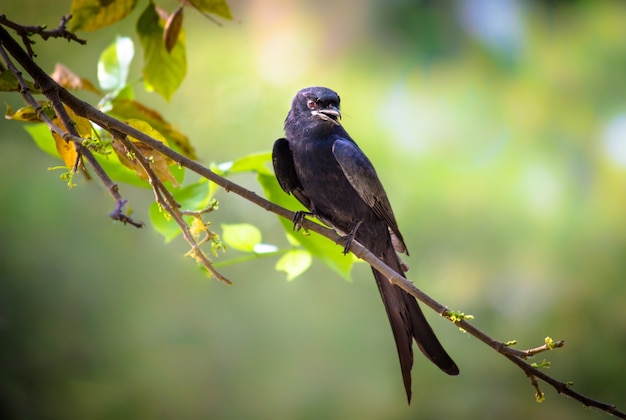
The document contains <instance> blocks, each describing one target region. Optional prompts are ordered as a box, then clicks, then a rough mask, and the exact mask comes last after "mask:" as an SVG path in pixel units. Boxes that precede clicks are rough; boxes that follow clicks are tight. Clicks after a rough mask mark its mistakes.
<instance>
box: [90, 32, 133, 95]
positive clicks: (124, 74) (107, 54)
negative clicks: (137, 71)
mask: <svg viewBox="0 0 626 420" xmlns="http://www.w3.org/2000/svg"><path fill="white" fill-rule="evenodd" d="M134 55H135V47H134V45H133V41H132V40H131V39H130V38H128V37H118V38H117V39H116V40H115V42H113V43H112V44H111V45H109V46H108V47H107V48H106V49H105V50H104V51H102V54H100V59H99V60H98V82H99V83H100V87H101V88H102V89H103V90H116V89H122V88H124V86H126V80H127V79H128V69H129V67H130V63H131V61H132V60H133V56H134Z"/></svg>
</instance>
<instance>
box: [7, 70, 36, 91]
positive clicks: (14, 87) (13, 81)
mask: <svg viewBox="0 0 626 420" xmlns="http://www.w3.org/2000/svg"><path fill="white" fill-rule="evenodd" d="M26 84H27V85H28V88H29V89H30V91H31V93H39V92H40V91H39V88H37V87H35V85H34V84H33V82H31V81H29V80H26ZM19 90H20V85H19V83H18V81H17V78H16V77H15V75H14V74H13V72H11V71H10V70H8V69H3V70H2V71H0V92H17V91H19Z"/></svg>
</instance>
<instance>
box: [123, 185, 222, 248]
mask: <svg viewBox="0 0 626 420" xmlns="http://www.w3.org/2000/svg"><path fill="white" fill-rule="evenodd" d="M135 178H136V177H135ZM172 193H173V195H174V198H175V199H176V201H177V202H178V203H179V204H180V205H181V208H182V209H184V210H202V209H205V208H207V207H208V206H209V203H210V201H211V199H212V196H211V192H210V189H209V183H208V182H207V181H206V180H201V181H199V182H197V183H194V184H190V185H187V186H185V187H183V188H181V189H179V190H174V191H172ZM191 219H192V218H191V217H185V220H186V221H187V222H189V221H190V220H191ZM150 221H151V222H152V226H153V227H154V229H155V230H156V231H157V232H159V233H160V234H161V235H163V237H164V238H165V242H170V241H172V240H173V239H174V238H176V237H177V236H178V235H180V233H181V232H180V227H179V226H178V224H177V223H176V222H175V221H174V220H172V219H171V218H169V217H168V216H167V215H165V214H164V213H163V212H162V211H161V209H160V208H159V206H158V204H157V203H156V202H153V203H152V205H150Z"/></svg>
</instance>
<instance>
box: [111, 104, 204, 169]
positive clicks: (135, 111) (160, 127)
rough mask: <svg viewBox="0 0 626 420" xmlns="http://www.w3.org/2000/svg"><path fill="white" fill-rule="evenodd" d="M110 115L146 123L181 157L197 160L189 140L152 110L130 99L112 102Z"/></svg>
mask: <svg viewBox="0 0 626 420" xmlns="http://www.w3.org/2000/svg"><path fill="white" fill-rule="evenodd" d="M111 113H112V114H115V115H117V116H119V117H121V119H123V120H128V119H140V120H142V121H145V122H147V123H148V124H150V126H152V128H154V129H155V130H157V131H158V132H159V133H160V134H162V135H163V137H165V138H166V139H167V141H168V142H169V143H170V144H173V145H174V146H175V147H176V148H177V149H178V150H179V151H180V153H182V154H183V155H185V156H187V157H188V158H190V159H197V158H198V156H197V155H196V151H195V150H194V148H193V146H192V145H191V143H190V142H189V138H188V137H187V136H185V135H184V134H183V133H181V132H180V131H178V130H176V129H175V128H174V127H172V126H171V125H170V123H168V122H167V121H166V120H165V119H164V118H163V116H162V115H161V114H159V113H158V112H157V111H155V110H154V109H152V108H148V107H147V106H145V105H143V104H141V103H139V102H137V101H133V100H130V99H119V98H116V99H114V100H113V109H111Z"/></svg>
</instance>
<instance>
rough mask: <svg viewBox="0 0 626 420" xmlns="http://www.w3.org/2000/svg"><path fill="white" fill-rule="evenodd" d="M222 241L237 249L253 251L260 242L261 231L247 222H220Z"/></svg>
mask: <svg viewBox="0 0 626 420" xmlns="http://www.w3.org/2000/svg"><path fill="white" fill-rule="evenodd" d="M222 241H224V242H225V243H226V244H227V245H228V246H230V247H231V248H234V249H237V250H239V251H245V252H254V247H255V246H257V245H259V244H260V243H261V231H260V230H259V228H257V227H256V226H254V225H251V224H249V223H241V224H232V225H229V224H222Z"/></svg>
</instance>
